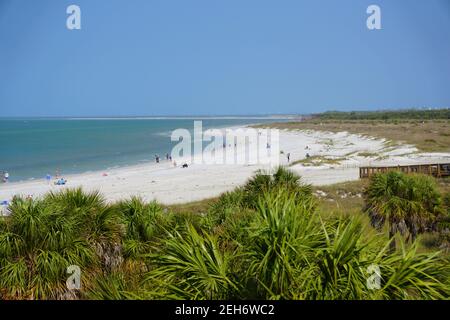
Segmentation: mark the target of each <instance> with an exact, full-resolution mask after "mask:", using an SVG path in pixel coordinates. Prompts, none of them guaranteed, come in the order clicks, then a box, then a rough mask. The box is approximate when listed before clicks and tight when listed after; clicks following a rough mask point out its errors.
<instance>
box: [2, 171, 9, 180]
mask: <svg viewBox="0 0 450 320" xmlns="http://www.w3.org/2000/svg"><path fill="white" fill-rule="evenodd" d="M8 180H9V173H8V171H5V173H4V175H3V182H5V183H6V182H8Z"/></svg>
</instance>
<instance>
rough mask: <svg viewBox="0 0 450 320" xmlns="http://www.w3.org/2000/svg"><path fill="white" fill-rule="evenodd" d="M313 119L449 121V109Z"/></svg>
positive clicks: (332, 113)
mask: <svg viewBox="0 0 450 320" xmlns="http://www.w3.org/2000/svg"><path fill="white" fill-rule="evenodd" d="M314 118H317V119H321V120H394V121H395V120H400V119H416V120H435V119H450V108H443V109H430V110H420V109H409V110H388V111H350V112H341V111H328V112H324V113H320V114H316V115H314Z"/></svg>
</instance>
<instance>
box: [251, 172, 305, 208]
mask: <svg viewBox="0 0 450 320" xmlns="http://www.w3.org/2000/svg"><path fill="white" fill-rule="evenodd" d="M274 189H282V190H283V191H284V192H285V193H289V194H290V195H291V197H292V198H294V199H296V200H299V201H301V200H302V199H303V198H310V197H312V188H311V186H310V185H308V184H305V183H303V182H302V180H301V177H300V176H299V175H297V174H296V173H294V172H292V171H290V170H288V169H286V168H284V167H278V168H276V169H275V171H274V172H273V173H272V172H269V171H261V170H259V171H257V172H256V174H255V175H254V176H253V177H252V178H251V179H249V180H248V181H247V183H246V184H245V185H244V187H243V192H244V197H243V203H244V204H245V206H247V207H250V208H255V207H256V205H257V202H258V198H259V196H260V195H261V194H263V193H264V192H270V191H272V190H274Z"/></svg>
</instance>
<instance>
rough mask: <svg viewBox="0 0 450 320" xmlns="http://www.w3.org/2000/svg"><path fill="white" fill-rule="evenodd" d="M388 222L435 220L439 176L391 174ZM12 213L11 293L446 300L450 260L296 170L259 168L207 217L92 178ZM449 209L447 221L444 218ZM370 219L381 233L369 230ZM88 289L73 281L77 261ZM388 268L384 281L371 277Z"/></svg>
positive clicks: (379, 202)
mask: <svg viewBox="0 0 450 320" xmlns="http://www.w3.org/2000/svg"><path fill="white" fill-rule="evenodd" d="M366 201H367V211H368V212H369V214H370V217H371V218H372V223H373V224H374V225H375V226H377V227H382V225H383V224H389V226H390V227H391V225H393V227H392V228H391V231H397V230H400V231H405V233H407V234H408V235H410V239H409V240H414V237H415V235H416V234H418V233H420V232H423V231H424V230H429V229H433V228H434V227H435V218H436V217H438V216H439V215H440V213H441V202H440V197H439V194H438V193H437V192H436V190H435V186H434V183H433V181H432V180H431V179H429V178H423V177H416V176H414V177H405V176H402V175H397V174H389V175H380V176H377V177H376V178H374V179H373V180H372V183H371V185H370V186H369V188H368V190H367V193H366ZM10 210H11V212H12V214H11V216H9V217H0V298H2V299H75V298H80V297H81V298H88V299H155V298H156V299H227V298H228V299H229V298H233V299H235V298H240V299H252V298H253V299H255V298H259V299H441V298H446V297H448V296H449V294H450V292H449V288H450V285H449V279H450V271H449V265H450V264H449V263H448V262H449V261H448V260H445V259H444V258H443V256H442V255H441V254H440V253H419V252H418V250H417V241H416V242H414V241H413V243H412V244H410V243H408V245H406V244H405V243H404V242H403V241H402V242H401V244H402V246H401V248H400V249H401V250H397V251H390V250H389V245H390V243H391V242H390V241H389V239H386V237H384V236H383V234H381V233H378V234H373V230H372V229H371V228H370V227H369V226H367V227H366V226H364V223H363V222H362V221H360V220H359V219H358V218H356V217H351V218H345V219H342V218H337V217H333V216H329V215H327V218H326V219H324V218H322V217H321V216H320V215H319V214H318V213H317V212H316V205H315V199H314V198H313V196H312V194H311V187H310V186H308V185H305V184H303V183H302V182H301V180H300V179H299V177H298V176H297V175H295V174H293V173H291V172H289V171H287V170H285V169H278V170H277V171H276V172H275V173H274V174H273V175H264V174H262V173H259V174H257V175H256V176H255V177H254V178H253V179H250V181H249V182H248V183H247V184H246V185H245V186H244V187H243V188H239V189H237V190H235V191H233V192H229V193H226V194H224V195H222V196H221V197H220V198H219V199H218V200H217V201H216V202H215V204H213V205H212V206H211V208H210V210H209V212H208V214H207V215H206V216H204V215H199V214H197V213H195V212H194V213H190V214H187V215H184V214H175V213H170V212H166V210H165V209H163V207H162V206H161V205H159V204H157V203H156V202H151V203H145V202H144V201H142V200H141V199H138V198H132V199H130V200H128V201H122V202H120V203H116V204H112V205H109V204H106V203H105V202H104V200H103V199H102V197H101V196H100V195H99V194H98V193H95V192H94V193H85V192H83V191H82V190H80V189H76V190H67V191H63V192H61V193H51V194H49V195H47V196H45V197H44V198H42V199H41V200H27V199H23V198H20V197H18V198H15V199H14V200H13V201H12V203H11V206H10ZM443 221H444V220H440V222H441V224H442V223H443ZM368 229H370V231H372V232H367V230H368ZM70 265H77V266H79V267H80V268H81V270H82V290H81V291H70V290H68V289H67V288H66V284H65V282H66V279H67V277H68V274H66V268H67V267H68V266H70ZM372 266H376V267H377V268H379V271H380V276H381V278H380V279H379V280H380V281H379V287H378V288H376V290H373V289H372V288H370V287H369V286H368V285H367V280H368V278H369V277H370V275H371V274H370V270H371V269H370V268H369V267H372Z"/></svg>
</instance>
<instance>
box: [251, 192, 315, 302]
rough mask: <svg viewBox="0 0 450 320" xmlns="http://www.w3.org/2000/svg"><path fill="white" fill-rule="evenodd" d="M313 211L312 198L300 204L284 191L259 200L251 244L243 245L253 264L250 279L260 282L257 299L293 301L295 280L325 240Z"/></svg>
mask: <svg viewBox="0 0 450 320" xmlns="http://www.w3.org/2000/svg"><path fill="white" fill-rule="evenodd" d="M313 208H314V202H313V200H312V198H307V199H305V200H303V201H301V202H299V201H298V200H296V199H295V198H294V197H292V196H291V194H290V193H288V192H284V190H283V189H275V190H272V191H270V192H267V191H266V192H264V193H263V194H261V195H260V197H259V198H258V202H257V207H256V217H255V220H254V222H253V224H252V225H251V227H250V229H249V232H250V236H249V239H248V241H249V242H248V243H246V244H243V247H244V248H245V249H244V250H245V256H246V259H247V260H248V263H249V268H248V271H247V275H246V278H247V280H248V281H250V284H251V282H253V281H255V282H256V284H255V288H256V290H257V293H256V295H257V296H260V297H281V298H288V297H289V296H288V295H289V288H290V286H291V285H292V283H294V279H295V278H296V277H297V275H298V273H299V271H300V270H301V269H302V268H303V267H304V266H305V264H307V262H308V260H309V259H310V258H311V253H312V250H313V249H315V248H317V247H318V246H320V244H321V238H323V234H322V233H321V230H320V226H319V225H318V224H317V221H315V217H314V210H313Z"/></svg>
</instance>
